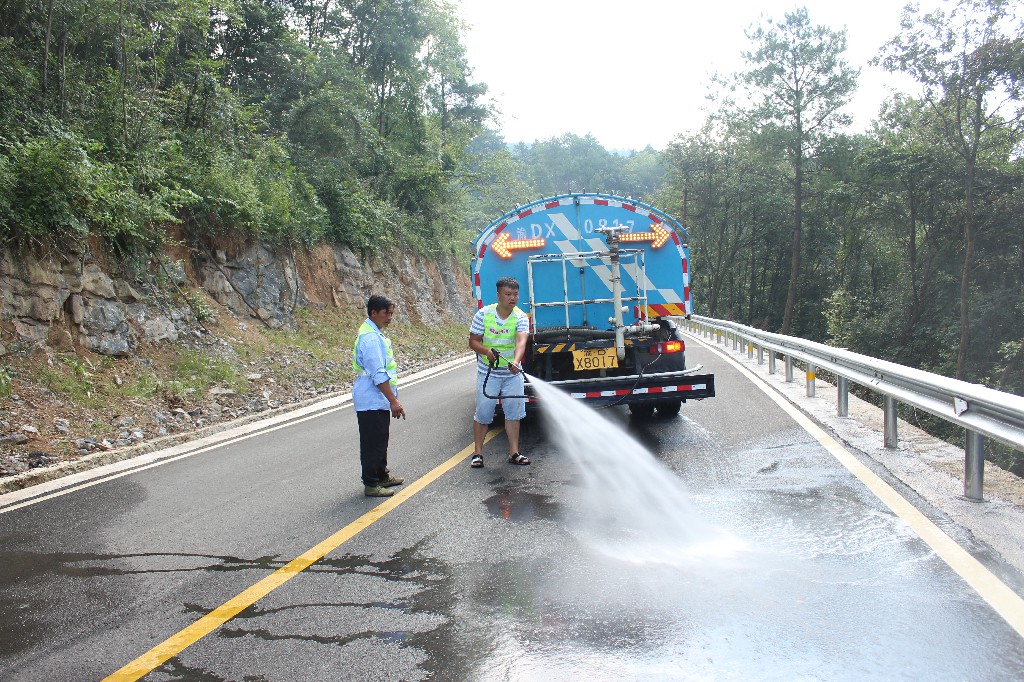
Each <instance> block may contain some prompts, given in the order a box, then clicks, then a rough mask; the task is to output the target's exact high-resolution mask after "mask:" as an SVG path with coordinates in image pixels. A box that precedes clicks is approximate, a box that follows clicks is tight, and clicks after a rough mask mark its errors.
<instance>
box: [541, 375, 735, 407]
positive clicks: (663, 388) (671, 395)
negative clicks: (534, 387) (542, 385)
mask: <svg viewBox="0 0 1024 682" xmlns="http://www.w3.org/2000/svg"><path fill="white" fill-rule="evenodd" d="M692 371H693V370H687V371H684V372H664V373H661V374H644V375H643V376H637V375H627V376H616V377H603V378H600V379H574V380H568V381H552V382H551V385H552V386H556V387H558V388H560V389H561V390H563V391H565V392H566V393H568V394H569V395H570V396H571V397H573V398H576V399H578V400H582V401H584V402H586V403H588V404H590V405H592V406H593V407H603V406H608V405H613V404H617V405H628V404H630V403H659V402H666V401H674V400H679V401H681V402H686V401H687V400H703V399H704V398H713V397H714V396H715V375H714V374H693V373H692ZM526 393H527V396H528V400H527V404H528V405H531V404H532V406H536V399H535V398H534V396H533V395H532V391H531V390H530V387H529V382H527V389H526Z"/></svg>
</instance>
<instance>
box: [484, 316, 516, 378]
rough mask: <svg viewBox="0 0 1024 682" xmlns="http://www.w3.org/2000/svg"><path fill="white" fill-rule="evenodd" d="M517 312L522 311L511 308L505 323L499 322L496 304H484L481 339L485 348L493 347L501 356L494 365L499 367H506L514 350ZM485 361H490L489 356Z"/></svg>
mask: <svg viewBox="0 0 1024 682" xmlns="http://www.w3.org/2000/svg"><path fill="white" fill-rule="evenodd" d="M517 312H518V313H522V312H523V311H521V310H519V308H518V307H516V308H513V309H512V312H511V313H510V314H509V316H508V319H507V320H505V323H504V324H499V323H498V304H497V303H492V304H491V305H489V306H484V333H483V338H482V339H481V340H482V342H483V344H484V346H486V347H487V348H494V349H495V350H497V351H498V352H499V353H501V358H499V360H498V362H497V364H496V365H495V367H498V368H499V369H508V362H509V360H511V359H512V356H513V354H514V353H515V350H516V325H517V322H518V316H517V315H516V313H517ZM486 362H490V358H486Z"/></svg>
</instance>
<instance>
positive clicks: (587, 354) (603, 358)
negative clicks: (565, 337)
mask: <svg viewBox="0 0 1024 682" xmlns="http://www.w3.org/2000/svg"><path fill="white" fill-rule="evenodd" d="M572 361H573V369H574V370H575V371H577V372H583V371H586V370H593V369H613V368H615V367H618V366H619V357H618V355H617V354H616V353H615V349H614V348H584V349H583V350H574V351H573V352H572Z"/></svg>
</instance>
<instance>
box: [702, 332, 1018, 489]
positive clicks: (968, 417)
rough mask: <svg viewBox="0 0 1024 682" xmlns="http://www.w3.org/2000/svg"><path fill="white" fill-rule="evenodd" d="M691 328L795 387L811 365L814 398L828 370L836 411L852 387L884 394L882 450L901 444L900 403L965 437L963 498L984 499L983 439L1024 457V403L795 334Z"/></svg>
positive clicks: (844, 412)
mask: <svg viewBox="0 0 1024 682" xmlns="http://www.w3.org/2000/svg"><path fill="white" fill-rule="evenodd" d="M685 324H686V327H687V328H688V329H689V330H690V331H691V332H693V333H696V334H697V335H698V336H704V337H711V336H715V337H716V341H717V342H718V343H722V342H723V341H725V343H726V344H728V343H729V342H730V341H731V343H732V347H733V350H736V351H739V352H743V351H745V352H746V353H747V356H748V357H751V358H752V357H753V356H754V353H755V352H756V353H757V360H758V364H762V363H763V362H764V353H765V352H766V351H767V353H768V372H769V374H774V373H775V370H776V360H777V358H779V357H782V358H784V360H785V371H786V381H793V361H794V359H795V360H799V361H802V362H804V363H806V365H807V369H806V376H807V395H808V396H810V397H813V396H814V392H815V384H814V380H815V372H816V371H817V369H819V368H820V369H824V370H827V371H829V372H831V373H833V374H835V375H836V377H837V382H836V383H837V387H836V390H837V413H838V415H839V416H840V417H846V416H848V414H849V382H851V381H852V382H854V383H856V384H860V385H861V386H864V387H866V388H869V389H871V390H872V391H874V392H876V393H879V394H881V395H882V411H883V414H884V427H883V431H884V444H885V447H887V448H895V447H896V445H897V429H896V424H897V413H896V408H897V404H898V403H906V404H907V405H913V406H914V407H917V408H919V409H921V410H924V411H925V412H928V413H929V414H933V415H935V416H937V417H940V418H942V419H944V420H946V421H947V422H950V423H952V424H956V425H958V426H961V427H963V428H964V430H965V431H966V438H965V443H966V444H965V456H964V496H965V497H967V498H968V499H971V500H975V501H979V502H980V501H982V500H983V494H982V488H983V483H984V473H985V439H986V438H991V439H992V440H995V441H998V442H1000V443H1003V444H1004V445H1007V446H1009V447H1011V448H1014V449H1016V450H1021V451H1024V397H1022V396H1018V395H1014V394H1012V393H1004V392H1002V391H997V390H994V389H991V388H987V387H985V386H981V385H979V384H972V383H968V382H966V381H960V380H959V379H950V378H949V377H944V376H941V375H939V374H932V373H931V372H925V371H923V370H919V369H914V368H912V367H907V366H905V365H899V364H896V363H894V362H888V361H886V360H879V359H877V358H872V357H870V356H867V355H861V354H859V353H853V352H851V351H848V350H846V349H843V348H834V347H832V346H827V345H825V344H822V343H816V342H814V341H806V340H804V339H800V338H796V337H793V336H783V335H782V334H773V333H770V332H765V331H761V330H760V329H755V328H754V327H747V326H745V325H742V324H737V323H735V322H729V321H726V320H716V319H713V318H710V317H701V316H698V315H694V316H692V317H691V318H690V319H688V320H686V321H685Z"/></svg>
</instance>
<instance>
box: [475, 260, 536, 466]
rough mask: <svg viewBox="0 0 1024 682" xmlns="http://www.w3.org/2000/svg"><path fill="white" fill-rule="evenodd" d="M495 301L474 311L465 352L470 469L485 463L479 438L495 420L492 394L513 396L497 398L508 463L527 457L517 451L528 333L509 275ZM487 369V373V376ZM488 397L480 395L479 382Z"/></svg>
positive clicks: (524, 461)
mask: <svg viewBox="0 0 1024 682" xmlns="http://www.w3.org/2000/svg"><path fill="white" fill-rule="evenodd" d="M497 289H498V302H497V303H492V304H491V305H487V306H484V307H483V308H481V309H480V310H478V311H476V315H474V316H473V322H472V324H471V325H470V327H469V349H470V350H472V351H473V352H475V353H476V358H477V381H476V411H475V413H474V415H473V458H472V459H471V460H470V466H472V467H473V468H480V467H482V466H483V465H484V456H483V448H484V436H486V435H487V430H488V429H489V428H490V425H491V422H493V421H494V410H495V407H496V405H497V403H498V399H497V398H489V397H487V395H491V396H499V395H501V396H518V397H507V398H506V397H503V398H501V409H502V411H503V412H504V413H505V436H506V437H507V438H508V461H509V463H510V464H519V465H525V464H529V463H530V460H529V458H528V457H526V456H525V455H523V454H522V453H521V452H519V422H520V420H522V419H523V418H524V417H525V416H526V398H524V397H522V396H523V391H524V390H525V387H524V383H525V382H524V377H523V371H522V362H523V357H524V356H525V355H526V342H527V339H528V338H529V334H530V319H529V318H528V317H527V316H526V313H524V312H523V311H522V310H520V309H519V308H518V307H517V306H516V304H517V303H519V282H517V281H516V280H515V278H514V277H502V278H501V279H499V280H498V282H497ZM488 370H489V371H490V373H489V374H488ZM485 381H486V384H487V395H484V382H485Z"/></svg>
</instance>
